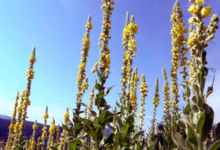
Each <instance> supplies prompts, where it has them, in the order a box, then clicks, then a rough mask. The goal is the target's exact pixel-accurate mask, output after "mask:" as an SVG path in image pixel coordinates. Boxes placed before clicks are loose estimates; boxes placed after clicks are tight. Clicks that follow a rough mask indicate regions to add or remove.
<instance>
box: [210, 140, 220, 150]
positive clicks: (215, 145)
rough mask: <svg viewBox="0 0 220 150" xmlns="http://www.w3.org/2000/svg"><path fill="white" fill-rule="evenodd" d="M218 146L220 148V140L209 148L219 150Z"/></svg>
mask: <svg viewBox="0 0 220 150" xmlns="http://www.w3.org/2000/svg"><path fill="white" fill-rule="evenodd" d="M218 148H220V140H218V141H216V142H215V143H213V144H212V145H211V146H210V148H209V149H208V150H217V149H218Z"/></svg>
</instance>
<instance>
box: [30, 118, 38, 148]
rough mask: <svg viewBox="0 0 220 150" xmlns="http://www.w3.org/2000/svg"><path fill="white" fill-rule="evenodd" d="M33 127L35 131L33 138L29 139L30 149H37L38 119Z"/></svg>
mask: <svg viewBox="0 0 220 150" xmlns="http://www.w3.org/2000/svg"><path fill="white" fill-rule="evenodd" d="M32 128H33V133H32V136H31V139H30V140H29V147H28V150H32V149H35V145H36V141H35V136H36V131H37V129H38V125H37V120H35V123H34V125H33V127H32Z"/></svg>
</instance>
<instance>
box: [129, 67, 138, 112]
mask: <svg viewBox="0 0 220 150" xmlns="http://www.w3.org/2000/svg"><path fill="white" fill-rule="evenodd" d="M138 81H139V76H138V74H137V67H135V70H134V72H133V76H132V80H131V82H130V83H131V90H130V100H131V105H132V106H133V108H134V110H135V111H136V110H137V106H138V104H137V99H138V98H137V93H136V90H137V85H138Z"/></svg>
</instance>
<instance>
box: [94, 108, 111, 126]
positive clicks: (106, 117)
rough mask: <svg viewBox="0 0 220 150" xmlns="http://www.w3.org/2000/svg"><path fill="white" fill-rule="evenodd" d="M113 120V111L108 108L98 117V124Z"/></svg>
mask: <svg viewBox="0 0 220 150" xmlns="http://www.w3.org/2000/svg"><path fill="white" fill-rule="evenodd" d="M112 121H113V113H111V112H110V111H108V110H104V111H103V112H102V113H101V115H100V116H99V118H98V121H97V122H98V124H101V125H102V124H106V123H110V122H112Z"/></svg>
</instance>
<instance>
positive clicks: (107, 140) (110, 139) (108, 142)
mask: <svg viewBox="0 0 220 150" xmlns="http://www.w3.org/2000/svg"><path fill="white" fill-rule="evenodd" d="M114 135H115V134H114V133H111V134H110V135H109V136H108V138H107V139H106V140H105V143H104V145H105V144H112V143H113V138H114Z"/></svg>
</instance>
